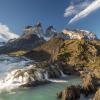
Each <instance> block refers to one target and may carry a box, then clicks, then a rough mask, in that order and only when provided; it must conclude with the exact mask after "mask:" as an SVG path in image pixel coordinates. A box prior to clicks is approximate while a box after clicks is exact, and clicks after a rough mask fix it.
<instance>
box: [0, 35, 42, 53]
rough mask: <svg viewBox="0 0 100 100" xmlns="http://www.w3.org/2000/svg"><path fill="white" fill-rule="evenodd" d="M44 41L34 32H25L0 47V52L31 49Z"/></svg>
mask: <svg viewBox="0 0 100 100" xmlns="http://www.w3.org/2000/svg"><path fill="white" fill-rule="evenodd" d="M42 43H44V40H43V39H41V38H39V37H38V36H37V35H35V34H27V35H25V36H22V37H20V38H18V39H16V40H12V41H9V42H8V43H7V44H5V45H4V46H2V47H1V48H0V54H5V53H11V52H15V51H18V50H19V51H30V50H31V49H33V48H35V47H37V46H39V45H41V44H42Z"/></svg>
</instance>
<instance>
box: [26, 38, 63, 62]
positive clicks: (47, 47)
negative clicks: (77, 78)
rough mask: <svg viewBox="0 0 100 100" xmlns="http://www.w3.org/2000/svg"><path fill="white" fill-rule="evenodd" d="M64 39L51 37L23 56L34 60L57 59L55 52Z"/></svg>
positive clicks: (56, 52)
mask: <svg viewBox="0 0 100 100" xmlns="http://www.w3.org/2000/svg"><path fill="white" fill-rule="evenodd" d="M63 42H64V40H63V39H61V38H52V39H51V40H49V41H47V42H45V43H44V44H42V45H40V46H39V47H37V48H34V49H33V50H32V51H30V52H28V53H26V54H25V55H24V56H26V57H29V58H31V59H34V60H36V61H44V60H46V61H48V60H57V54H58V52H59V49H60V47H61V45H62V44H63Z"/></svg>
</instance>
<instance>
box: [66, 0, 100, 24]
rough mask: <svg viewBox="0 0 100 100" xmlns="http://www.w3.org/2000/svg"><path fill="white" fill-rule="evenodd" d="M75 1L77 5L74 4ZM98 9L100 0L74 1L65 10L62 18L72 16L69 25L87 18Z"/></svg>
mask: <svg viewBox="0 0 100 100" xmlns="http://www.w3.org/2000/svg"><path fill="white" fill-rule="evenodd" d="M75 1H77V3H75ZM79 1H80V2H79ZM98 8H100V0H74V2H72V4H70V6H69V7H67V8H66V10H65V13H64V16H65V17H68V16H71V15H73V16H74V17H72V18H71V20H70V21H69V24H70V23H73V22H75V21H78V20H80V19H82V18H84V17H86V16H88V15H89V14H90V13H92V12H93V11H95V10H97V9H98Z"/></svg>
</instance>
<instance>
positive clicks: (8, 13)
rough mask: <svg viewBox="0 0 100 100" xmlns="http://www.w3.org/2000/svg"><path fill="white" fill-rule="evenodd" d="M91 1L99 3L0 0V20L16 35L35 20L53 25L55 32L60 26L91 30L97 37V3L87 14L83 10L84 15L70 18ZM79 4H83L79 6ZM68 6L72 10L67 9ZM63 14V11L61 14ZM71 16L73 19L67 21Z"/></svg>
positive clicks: (99, 16) (99, 25)
mask: <svg viewBox="0 0 100 100" xmlns="http://www.w3.org/2000/svg"><path fill="white" fill-rule="evenodd" d="M83 1H85V2H83ZM94 1H98V2H99V3H100V0H0V23H2V24H4V25H6V26H7V27H9V28H10V31H12V32H14V33H17V34H22V31H23V28H24V27H25V26H26V25H33V24H34V23H35V22H36V21H38V20H39V21H41V22H42V24H43V27H44V28H46V27H48V25H53V26H54V27H55V28H56V29H57V30H58V31H61V30H62V29H63V28H69V29H76V28H81V29H86V30H90V31H92V32H95V33H96V34H97V35H98V36H99V37H100V8H99V6H100V5H97V6H96V7H98V8H95V9H93V11H90V12H91V13H89V14H88V12H87V14H88V15H84V16H85V17H83V18H78V19H77V20H76V19H75V18H74V17H75V16H77V15H79V14H80V15H81V13H80V12H82V11H83V10H84V9H86V8H87V7H88V6H90V5H91V3H93V2H94ZM81 4H83V5H82V6H80V5H81ZM72 5H73V6H74V7H75V9H74V10H75V11H73V9H71V10H69V8H70V6H72ZM92 8H93V7H92ZM66 9H67V12H66V11H65V10H66ZM68 10H69V11H72V14H68ZM64 13H65V14H66V13H67V14H66V15H65V16H64ZM82 13H83V12H82ZM73 19H74V21H72V22H71V23H70V24H68V23H69V22H70V21H71V20H73Z"/></svg>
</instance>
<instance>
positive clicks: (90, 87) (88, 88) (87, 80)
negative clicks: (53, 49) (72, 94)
mask: <svg viewBox="0 0 100 100" xmlns="http://www.w3.org/2000/svg"><path fill="white" fill-rule="evenodd" d="M96 85H97V81H96V79H95V77H94V76H92V75H91V74H87V75H86V76H85V77H84V78H83V87H82V91H83V94H84V95H85V96H88V95H89V94H92V93H95V91H96V89H97V86H96Z"/></svg>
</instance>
